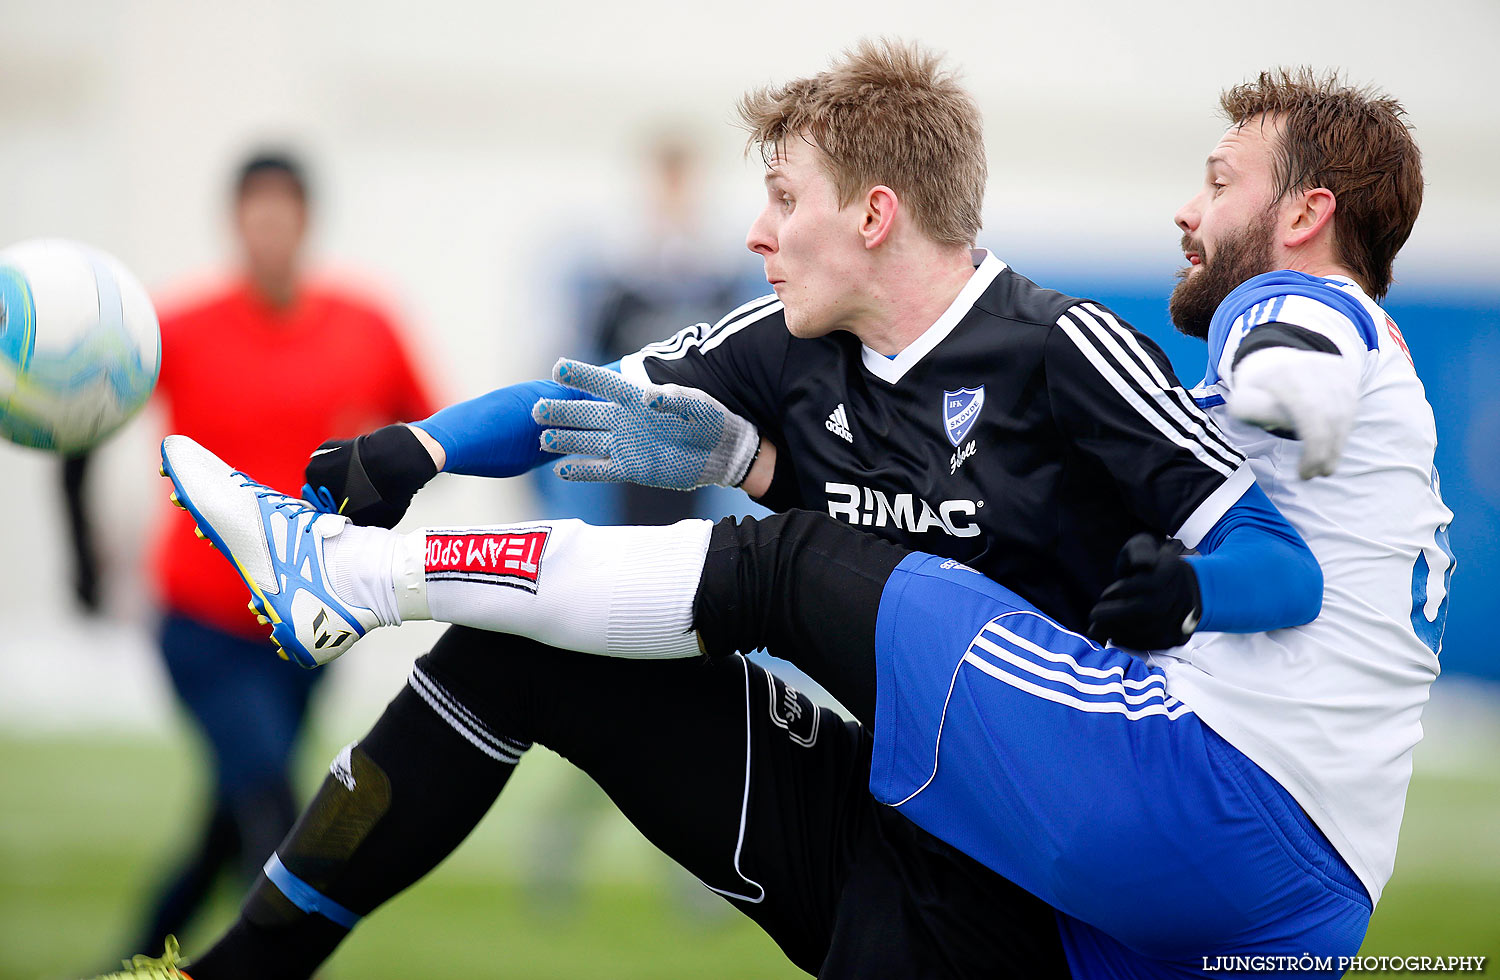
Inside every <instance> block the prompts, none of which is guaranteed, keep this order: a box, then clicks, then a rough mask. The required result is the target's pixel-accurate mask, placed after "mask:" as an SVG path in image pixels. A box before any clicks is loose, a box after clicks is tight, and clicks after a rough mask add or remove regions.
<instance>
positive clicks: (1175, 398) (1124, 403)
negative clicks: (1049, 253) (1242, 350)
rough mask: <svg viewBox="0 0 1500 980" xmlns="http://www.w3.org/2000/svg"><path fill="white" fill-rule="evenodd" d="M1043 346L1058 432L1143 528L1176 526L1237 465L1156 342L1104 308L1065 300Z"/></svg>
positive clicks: (1237, 457) (1237, 456)
mask: <svg viewBox="0 0 1500 980" xmlns="http://www.w3.org/2000/svg"><path fill="white" fill-rule="evenodd" d="M1046 344H1047V349H1046V354H1045V363H1046V372H1047V390H1048V395H1049V397H1050V399H1051V407H1052V415H1053V419H1054V421H1055V422H1056V424H1057V427H1058V429H1059V431H1061V432H1062V433H1063V435H1064V437H1065V438H1067V439H1068V440H1069V441H1070V442H1071V443H1072V444H1073V445H1074V446H1075V447H1076V448H1077V449H1078V450H1079V451H1080V452H1082V453H1083V454H1084V455H1086V456H1088V457H1091V458H1093V459H1095V460H1097V461H1098V462H1099V463H1100V464H1101V465H1102V466H1103V468H1104V469H1105V470H1106V471H1108V473H1109V474H1110V475H1111V477H1112V478H1113V480H1114V482H1115V484H1116V486H1117V487H1118V489H1119V491H1120V494H1121V496H1122V497H1123V498H1124V499H1125V501H1126V502H1127V505H1128V506H1129V507H1130V509H1131V511H1132V512H1133V513H1134V514H1135V515H1136V516H1137V517H1138V518H1140V519H1141V521H1142V522H1144V523H1145V524H1146V525H1147V526H1148V527H1151V528H1153V529H1155V530H1157V531H1160V532H1162V533H1164V534H1168V535H1171V534H1175V533H1176V532H1177V531H1178V530H1179V529H1180V528H1181V527H1182V526H1183V525H1184V524H1185V523H1186V522H1187V520H1188V518H1189V517H1191V516H1193V514H1194V512H1195V511H1196V510H1197V509H1198V508H1199V506H1200V505H1202V504H1203V503H1204V502H1205V501H1206V500H1207V499H1208V498H1209V496H1210V495H1211V494H1213V492H1214V491H1215V490H1217V489H1218V488H1219V487H1220V486H1222V485H1223V484H1224V482H1225V481H1226V480H1227V479H1228V478H1229V477H1230V476H1231V474H1233V473H1234V472H1235V471H1236V470H1237V469H1239V468H1240V467H1241V466H1242V465H1243V464H1244V462H1245V457H1244V456H1243V455H1242V454H1241V453H1240V452H1239V451H1238V450H1236V449H1235V448H1234V447H1233V446H1232V445H1230V443H1229V440H1228V439H1227V438H1225V436H1224V434H1223V432H1222V431H1220V429H1219V427H1218V426H1217V425H1215V424H1214V422H1213V421H1212V420H1211V419H1210V418H1209V417H1208V415H1207V414H1206V413H1204V411H1203V410H1202V409H1200V408H1199V407H1198V405H1197V403H1196V402H1194V401H1193V398H1192V396H1191V395H1190V394H1189V393H1188V392H1187V391H1186V390H1184V388H1183V387H1182V384H1181V382H1179V381H1178V380H1177V377H1176V375H1175V374H1173V372H1172V365H1171V363H1170V362H1169V361H1168V360H1167V356H1166V354H1164V353H1162V350H1161V348H1159V347H1157V346H1156V344H1155V343H1153V342H1152V341H1151V339H1150V338H1149V337H1146V336H1145V335H1144V334H1141V333H1139V332H1138V331H1136V330H1135V329H1134V328H1133V327H1131V326H1130V325H1129V324H1127V323H1125V321H1123V320H1121V319H1119V318H1118V317H1116V316H1115V315H1114V314H1112V313H1110V312H1109V311H1108V310H1107V309H1105V308H1104V307H1102V306H1100V305H1098V304H1097V303H1087V302H1086V303H1079V304H1077V305H1076V306H1073V307H1070V308H1069V309H1068V310H1067V311H1065V312H1064V313H1063V314H1062V316H1061V317H1059V319H1058V321H1057V327H1056V328H1055V329H1053V330H1052V331H1051V332H1050V333H1049V335H1048V338H1047V341H1046ZM1232 503H1233V501H1232V500H1231V501H1227V502H1226V504H1225V506H1226V507H1227V506H1228V504H1232ZM1209 523H1212V521H1210V522H1209Z"/></svg>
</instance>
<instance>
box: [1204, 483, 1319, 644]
mask: <svg viewBox="0 0 1500 980" xmlns="http://www.w3.org/2000/svg"><path fill="white" fill-rule="evenodd" d="M1198 550H1199V552H1200V554H1198V555H1190V556H1188V558H1187V561H1188V562H1189V563H1190V564H1191V565H1192V566H1193V571H1194V572H1196V573H1197V574H1198V589H1199V591H1200V592H1201V593H1202V598H1203V619H1202V621H1201V622H1200V623H1199V625H1198V629H1199V631H1200V632H1201V631H1212V632H1217V633H1260V632H1264V631H1265V630H1273V629H1283V628H1285V627H1288V626H1301V625H1302V624H1303V623H1310V622H1312V621H1313V620H1314V619H1315V618H1317V615H1318V612H1319V611H1320V610H1321V609H1322V608H1323V569H1322V567H1321V566H1319V565H1318V559H1317V558H1315V557H1314V556H1313V553H1312V551H1311V550H1310V549H1309V548H1308V547H1307V542H1305V541H1303V540H1302V535H1300V534H1298V533H1297V531H1296V529H1295V528H1293V527H1292V526H1291V525H1290V524H1288V523H1287V520H1286V518H1285V517H1282V516H1281V512H1280V511H1279V510H1277V509H1276V505H1275V504H1273V503H1271V501H1270V498H1268V497H1267V496H1266V494H1265V491H1263V490H1261V488H1260V487H1259V486H1256V485H1253V484H1252V485H1251V487H1250V489H1249V490H1246V491H1245V494H1244V496H1242V497H1240V499H1239V501H1238V502H1236V503H1235V505H1234V506H1233V507H1231V508H1229V510H1227V511H1225V512H1224V516H1223V517H1221V518H1219V522H1218V523H1217V524H1215V525H1214V526H1213V527H1212V528H1210V529H1209V532H1208V533H1207V534H1206V535H1204V536H1203V540H1202V542H1200V543H1199V545H1198Z"/></svg>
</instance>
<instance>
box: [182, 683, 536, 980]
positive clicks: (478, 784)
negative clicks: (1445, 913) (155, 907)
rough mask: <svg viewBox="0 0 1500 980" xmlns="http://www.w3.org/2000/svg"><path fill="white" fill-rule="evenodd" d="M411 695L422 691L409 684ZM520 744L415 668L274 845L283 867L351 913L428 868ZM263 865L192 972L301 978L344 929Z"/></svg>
mask: <svg viewBox="0 0 1500 980" xmlns="http://www.w3.org/2000/svg"><path fill="white" fill-rule="evenodd" d="M419 692H420V693H419ZM525 747H526V745H525V743H520V742H517V741H514V740H512V739H507V738H504V737H501V736H498V735H496V734H495V733H493V732H492V731H491V730H490V729H489V728H488V727H486V726H485V725H484V724H483V723H482V722H481V721H479V720H478V718H477V717H475V716H474V715H473V714H472V713H470V712H468V711H467V710H466V709H465V708H464V707H463V706H462V704H461V703H460V702H459V701H458V699H457V698H455V697H454V696H453V695H452V694H451V692H449V691H448V690H447V689H446V688H444V687H443V686H442V684H441V682H439V681H438V680H436V679H435V678H433V677H432V676H431V675H430V674H428V673H425V672H424V671H422V670H421V669H420V668H419V669H418V670H417V671H416V672H415V673H414V674H413V680H412V683H411V685H409V686H408V687H407V688H406V689H404V690H403V691H402V692H401V693H400V694H398V695H397V696H396V699H395V700H394V701H392V702H391V704H390V706H389V707H388V708H386V711H385V714H384V715H383V716H381V718H380V720H379V721H378V722H376V724H375V727H374V728H373V729H371V730H370V733H369V734H368V735H367V736H365V738H364V740H363V741H361V742H359V743H357V744H356V745H354V746H352V747H351V748H350V749H349V750H347V751H346V752H344V753H341V754H340V756H339V758H338V759H337V760H335V762H334V765H333V767H332V773H331V775H330V776H329V777H328V778H327V779H326V780H325V781H324V783H323V786H322V788H321V789H320V790H319V791H318V795H317V796H316V798H314V800H313V802H312V803H311V804H310V805H309V806H308V808H307V809H306V810H305V811H304V812H303V814H302V817H301V819H300V820H298V822H297V824H296V826H295V827H293V828H292V831H291V833H290V834H288V835H287V837H286V839H285V840H284V841H282V843H281V846H280V847H279V848H278V849H277V859H279V861H280V862H281V865H282V867H283V868H284V871H285V873H287V874H289V875H290V876H294V878H295V879H296V881H297V882H300V883H301V884H302V885H304V886H305V887H306V888H307V889H310V890H311V891H312V892H314V893H316V896H317V897H320V900H322V901H331V902H333V903H336V904H337V906H341V907H342V909H344V910H348V911H349V912H352V913H353V914H354V915H356V916H363V915H365V914H367V913H369V912H370V911H372V910H374V909H375V908H376V907H377V906H378V905H380V904H381V903H383V902H385V901H386V900H387V899H389V898H391V897H392V896H394V895H395V894H397V893H398V892H400V891H402V890H403V889H405V888H406V887H408V886H409V885H411V884H412V883H414V882H415V881H416V880H417V879H419V878H421V877H422V876H423V875H425V874H426V873H427V872H428V871H430V870H432V869H433V868H434V867H436V866H437V865H438V863H439V862H441V861H442V860H443V858H445V857H447V856H448V855H449V854H450V853H451V852H452V851H453V850H454V849H455V848H456V847H458V845H459V844H460V843H461V842H462V841H463V839H464V838H465V837H467V836H468V834H469V832H470V831H471V830H473V828H474V827H475V825H476V824H478V823H479V820H480V818H482V817H483V816H484V814H485V812H486V811H487V810H488V809H489V808H490V805H491V804H492V803H493V802H494V800H495V797H496V795H497V794H498V793H499V792H500V789H501V787H503V786H504V785H505V781H506V780H507V779H508V778H509V777H510V773H511V772H512V771H513V770H514V768H515V762H516V761H517V760H518V759H519V757H520V753H521V752H522V751H524V749H525ZM280 881H281V885H282V886H286V887H285V889H284V888H283V887H281V886H278V884H276V883H273V882H272V881H271V880H270V879H268V878H267V876H266V874H265V873H264V872H262V873H261V874H260V875H259V877H258V878H257V879H256V882H255V885H254V886H253V888H252V889H251V891H250V895H249V897H248V898H247V899H246V900H245V904H244V906H243V907H242V908H241V910H240V917H239V920H238V921H237V922H236V923H235V925H234V926H233V927H232V928H231V929H230V931H229V932H228V933H227V934H226V935H225V936H224V937H223V938H222V939H220V940H219V942H218V943H217V944H215V945H214V947H213V948H212V949H211V950H209V951H208V953H206V954H205V955H203V956H201V957H197V958H195V959H193V961H192V962H191V964H190V966H189V969H190V971H191V973H192V974H193V977H194V978H195V980H235V978H240V977H246V978H248V977H266V976H276V977H306V976H309V975H311V974H312V972H313V971H314V970H315V969H317V967H318V966H319V965H320V964H321V963H322V962H323V961H324V960H325V959H327V958H328V956H329V955H330V954H331V953H332V952H333V950H334V948H335V947H336V946H337V945H338V944H339V942H340V941H342V939H343V938H344V936H345V935H347V934H348V926H347V925H346V924H340V923H339V922H337V921H335V920H338V919H342V918H343V915H341V914H340V913H339V912H338V911H337V910H335V911H334V912H333V914H332V915H331V916H330V915H327V914H324V913H321V912H309V911H307V910H306V906H308V905H309V904H311V903H310V902H309V900H308V896H307V895H306V894H301V893H300V890H299V887H298V885H297V883H296V882H292V883H291V884H288V879H287V878H286V877H285V876H284V875H281V876H280Z"/></svg>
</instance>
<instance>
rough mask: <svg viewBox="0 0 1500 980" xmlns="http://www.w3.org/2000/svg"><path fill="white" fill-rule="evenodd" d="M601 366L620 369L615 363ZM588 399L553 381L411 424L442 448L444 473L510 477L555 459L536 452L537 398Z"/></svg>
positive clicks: (495, 394)
mask: <svg viewBox="0 0 1500 980" xmlns="http://www.w3.org/2000/svg"><path fill="white" fill-rule="evenodd" d="M604 366H605V367H607V368H609V369H610V370H611V371H618V370H620V362H619V361H614V362H612V363H610V364H606V365H604ZM592 397H593V396H592V395H586V394H584V393H583V392H581V391H578V390H577V389H574V388H569V387H568V386H567V385H560V384H558V383H557V382H556V381H523V382H521V383H520V384H515V385H510V386H509V387H507V388H497V389H495V390H494V391H492V392H490V393H489V394H486V395H480V396H479V397H478V398H471V399H469V400H468V401H466V402H459V403H458V404H457V405H449V406H448V407H447V408H445V409H443V410H441V411H439V412H437V413H436V414H435V415H433V416H432V417H431V418H427V419H424V420H423V421H421V422H414V423H413V424H414V425H415V426H416V427H417V428H419V429H421V430H422V431H423V432H426V433H427V434H428V435H430V436H432V438H434V439H436V440H437V441H438V445H440V446H442V447H443V452H444V453H446V454H447V456H448V461H447V462H446V463H444V464H443V472H444V473H458V474H460V475H462V476H516V475H518V474H521V473H525V472H526V471H527V470H534V469H536V468H537V467H538V466H541V465H542V464H543V463H545V462H548V461H549V460H554V459H557V458H558V457H557V454H556V453H549V452H547V451H546V450H545V449H543V448H542V427H541V426H540V425H538V424H537V423H536V422H534V421H533V420H532V418H531V406H533V405H535V404H536V403H537V400H538V399H540V398H592Z"/></svg>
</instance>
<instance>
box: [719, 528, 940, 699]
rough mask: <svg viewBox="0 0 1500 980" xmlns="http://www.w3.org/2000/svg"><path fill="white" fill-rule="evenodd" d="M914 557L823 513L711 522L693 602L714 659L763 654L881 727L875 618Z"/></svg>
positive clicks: (904, 550) (897, 547)
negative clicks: (894, 576) (894, 578)
mask: <svg viewBox="0 0 1500 980" xmlns="http://www.w3.org/2000/svg"><path fill="white" fill-rule="evenodd" d="M908 554H910V552H908V551H907V550H906V549H905V548H901V547H899V546H897V545H894V544H891V543H890V542H888V541H885V540H882V539H881V538H878V537H876V536H875V535H873V534H867V533H865V532H864V531H860V530H857V529H855V528H853V527H850V526H848V525H846V524H841V523H839V522H838V521H835V520H834V519H833V518H831V517H829V516H827V515H826V514H815V513H812V512H811V511H799V510H794V511H789V512H787V513H785V514H777V515H775V516H774V517H767V518H765V519H764V520H755V519H754V518H745V519H744V520H742V521H738V522H737V521H736V519H735V518H732V517H731V518H726V519H724V520H722V521H720V522H719V523H718V524H716V525H714V529H713V533H712V534H711V535H710V537H709V540H708V556H707V558H706V559H705V560H704V564H703V575H702V577H701V578H700V579H699V582H698V596H697V598H696V599H695V600H694V604H693V625H694V628H695V629H697V631H698V635H699V637H700V638H701V639H702V641H703V648H704V650H705V651H706V652H707V654H708V655H709V656H710V657H722V656H727V655H729V654H731V653H734V652H736V651H739V652H742V653H749V652H750V651H752V650H757V649H760V648H762V647H764V648H765V649H767V650H769V651H770V652H771V653H773V654H774V655H776V656H778V657H781V658H782V659H783V660H789V661H791V662H792V663H794V664H796V665H797V666H798V667H800V668H802V669H803V670H805V671H807V673H808V676H810V677H812V679H813V680H815V681H817V682H818V683H819V684H822V685H823V686H824V687H825V688H827V689H828V692H829V693H830V694H832V695H833V696H834V697H836V698H838V699H839V701H840V703H842V704H843V705H844V706H845V707H847V708H848V709H849V710H850V711H852V712H854V714H855V715H856V716H857V717H858V718H859V719H860V720H862V721H864V722H865V723H866V724H874V721H875V619H876V616H877V615H878V614H879V612H880V596H881V594H882V592H884V590H885V582H886V579H888V578H890V576H891V573H892V572H893V571H895V569H896V566H897V565H899V564H900V563H901V559H903V558H905V557H906V556H907V555H908Z"/></svg>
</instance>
